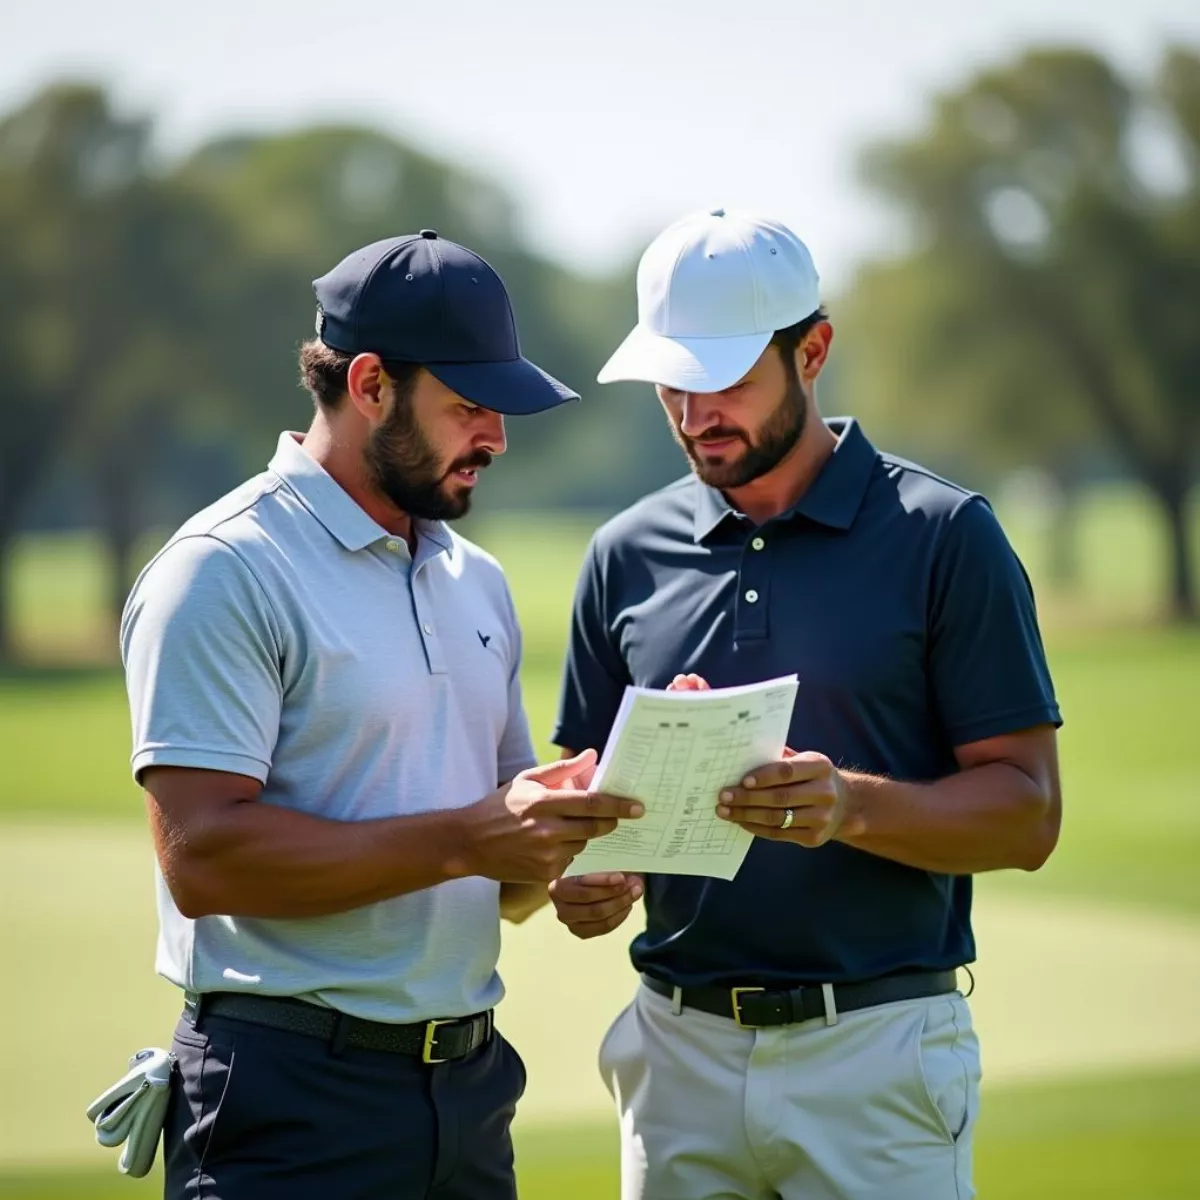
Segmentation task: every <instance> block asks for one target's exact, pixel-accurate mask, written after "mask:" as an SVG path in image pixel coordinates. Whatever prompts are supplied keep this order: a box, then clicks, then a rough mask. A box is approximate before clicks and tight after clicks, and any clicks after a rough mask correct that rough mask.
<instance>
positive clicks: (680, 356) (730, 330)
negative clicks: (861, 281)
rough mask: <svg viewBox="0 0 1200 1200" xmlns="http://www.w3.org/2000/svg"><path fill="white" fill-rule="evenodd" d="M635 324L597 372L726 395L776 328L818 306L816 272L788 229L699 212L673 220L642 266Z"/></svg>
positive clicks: (602, 378)
mask: <svg viewBox="0 0 1200 1200" xmlns="http://www.w3.org/2000/svg"><path fill="white" fill-rule="evenodd" d="M637 294H638V323H637V325H635V326H634V329H633V332H632V333H631V334H630V335H629V336H628V337H627V338H626V339H625V340H624V341H623V342H622V343H621V345H620V346H618V347H617V351H616V353H615V354H614V355H613V356H612V358H610V359H609V360H608V362H607V363H605V364H604V367H603V369H602V370H601V371H600V374H599V375H598V376H597V380H598V381H599V382H600V383H615V382H616V381H617V380H620V379H638V380H643V381H645V382H647V383H660V384H663V385H664V386H666V387H672V388H678V389H679V390H680V391H686V392H720V391H723V390H724V389H725V388H727V387H730V386H731V385H733V384H735V383H736V382H737V381H738V380H739V379H741V377H742V376H743V375H745V373H746V372H747V371H748V370H750V368H751V367H752V366H753V365H754V364H755V362H757V361H758V357H759V355H761V354H762V352H763V351H764V350H765V349H766V348H767V345H768V343H769V342H770V341H771V337H772V335H773V334H774V333H775V331H776V330H778V329H786V328H787V327H788V326H789V325H795V324H796V323H797V322H798V321H802V320H804V318H805V317H809V316H811V315H812V314H813V313H814V312H816V311H817V309H818V308H819V307H820V303H821V300H820V293H819V290H818V277H817V269H816V267H815V266H813V261H812V256H811V255H810V254H809V252H808V247H807V246H805V244H804V243H803V242H802V241H801V240H800V239H799V238H798V237H797V236H796V235H795V234H794V233H792V231H791V230H790V229H788V228H787V226H785V225H782V224H780V222H778V221H772V220H769V219H768V218H765V217H754V216H750V215H748V214H745V213H733V212H729V213H727V212H726V211H725V210H724V209H723V208H718V209H716V210H715V211H713V212H707V213H696V214H693V215H691V216H687V217H684V218H683V219H682V220H680V221H676V222H675V224H673V225H669V226H668V227H667V228H666V229H664V230H663V232H662V233H660V234H659V235H658V237H656V238H655V239H654V241H652V242H651V243H650V245H649V246H648V247H647V249H646V252H645V254H643V255H642V259H641V262H639V263H638V271H637Z"/></svg>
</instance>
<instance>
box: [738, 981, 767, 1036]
mask: <svg viewBox="0 0 1200 1200" xmlns="http://www.w3.org/2000/svg"><path fill="white" fill-rule="evenodd" d="M766 990H767V989H766V988H761V987H735V988H730V989H729V994H730V996H731V998H732V1000H733V1019H734V1022H735V1024H737V1025H740V1026H741V1028H743V1029H757V1028H758V1026H757V1025H747V1024H746V1022H745V1021H743V1020H742V997H743V996H744V995H746V994H747V993H748V992H765V991H766Z"/></svg>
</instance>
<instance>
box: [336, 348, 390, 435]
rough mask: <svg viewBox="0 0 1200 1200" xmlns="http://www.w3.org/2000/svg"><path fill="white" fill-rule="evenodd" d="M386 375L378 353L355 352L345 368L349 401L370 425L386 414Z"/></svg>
mask: <svg viewBox="0 0 1200 1200" xmlns="http://www.w3.org/2000/svg"><path fill="white" fill-rule="evenodd" d="M387 393H388V376H387V373H386V372H385V371H384V369H383V363H382V362H381V361H380V358H379V355H378V354H356V355H355V356H354V358H352V359H351V360H350V366H349V367H348V368H347V370H346V394H347V395H348V396H349V397H350V403H351V404H353V405H354V407H355V408H356V409H357V410H358V412H359V414H360V415H361V416H362V417H363V418H364V419H365V420H366V421H367V422H368V423H369V424H371V425H378V424H379V423H380V422H381V421H382V420H383V419H384V417H385V416H387Z"/></svg>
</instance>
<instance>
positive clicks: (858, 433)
mask: <svg viewBox="0 0 1200 1200" xmlns="http://www.w3.org/2000/svg"><path fill="white" fill-rule="evenodd" d="M825 423H826V424H827V425H828V426H829V428H830V429H831V430H832V431H833V433H834V434H835V436H836V437H837V445H836V446H834V448H833V453H832V454H831V455H830V456H829V459H828V461H827V462H826V463H825V465H824V466H823V467H822V468H821V470H820V472H819V473H818V475H817V477H816V479H815V480H813V483H812V486H811V487H810V488H809V489H808V491H806V492H805V493H804V495H803V496H801V497H800V499H799V500H797V501H796V503H795V504H794V505H792V507H791V508H790V509H789V510H788V511H787V512H785V513H782V514H780V516H779V517H777V518H775V519H776V520H781V521H786V520H790V519H791V518H793V517H796V516H803V517H807V518H808V519H809V520H810V521H816V522H817V523H818V524H820V525H827V526H829V527H830V528H831V529H841V530H846V529H849V528H850V526H851V525H853V524H854V518H855V517H856V516H857V515H858V510H859V507H860V506H861V505H862V501H863V497H864V496H865V495H866V493H867V485H868V483H870V480H871V472H872V471H873V470H874V469H875V462H876V460H877V459H878V457H879V455H878V452H877V451H876V449H875V447H874V446H873V445H871V442H870V440H869V439H868V438H867V435H866V434H865V433H863V431H862V427H861V426H860V425H859V423H858V422H857V421H856V420H855V419H854V418H853V417H831V418H829V420H827V421H826V422H825ZM733 512H734V509H733V508H732V507H731V506H730V504H729V502H728V501H727V500H726V499H725V497H724V496H723V495H722V494H721V492H720V491H718V490H717V489H716V488H713V487H709V486H708V485H707V484H702V483H699V482H698V481H697V487H696V514H695V540H696V541H697V542H702V541H704V539H705V538H706V537H708V535H709V534H710V533H712V532H713V530H714V529H716V527H717V526H718V525H720V523H721V522H722V521H723V520H724V519H725V518H726V517H727V516H729V515H730V514H731V513H733Z"/></svg>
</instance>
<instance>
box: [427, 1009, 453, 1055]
mask: <svg viewBox="0 0 1200 1200" xmlns="http://www.w3.org/2000/svg"><path fill="white" fill-rule="evenodd" d="M453 1024H454V1021H453V1020H451V1019H448V1018H443V1019H441V1020H436V1019H435V1020H431V1021H426V1022H425V1044H424V1045H423V1046H422V1047H421V1061H422V1062H423V1063H429V1064H431V1065H436V1064H437V1063H444V1062H448V1061H449V1060H448V1059H445V1058H434V1057H433V1044H434V1042H436V1041H437V1031H438V1027H439V1026H440V1025H453Z"/></svg>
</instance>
